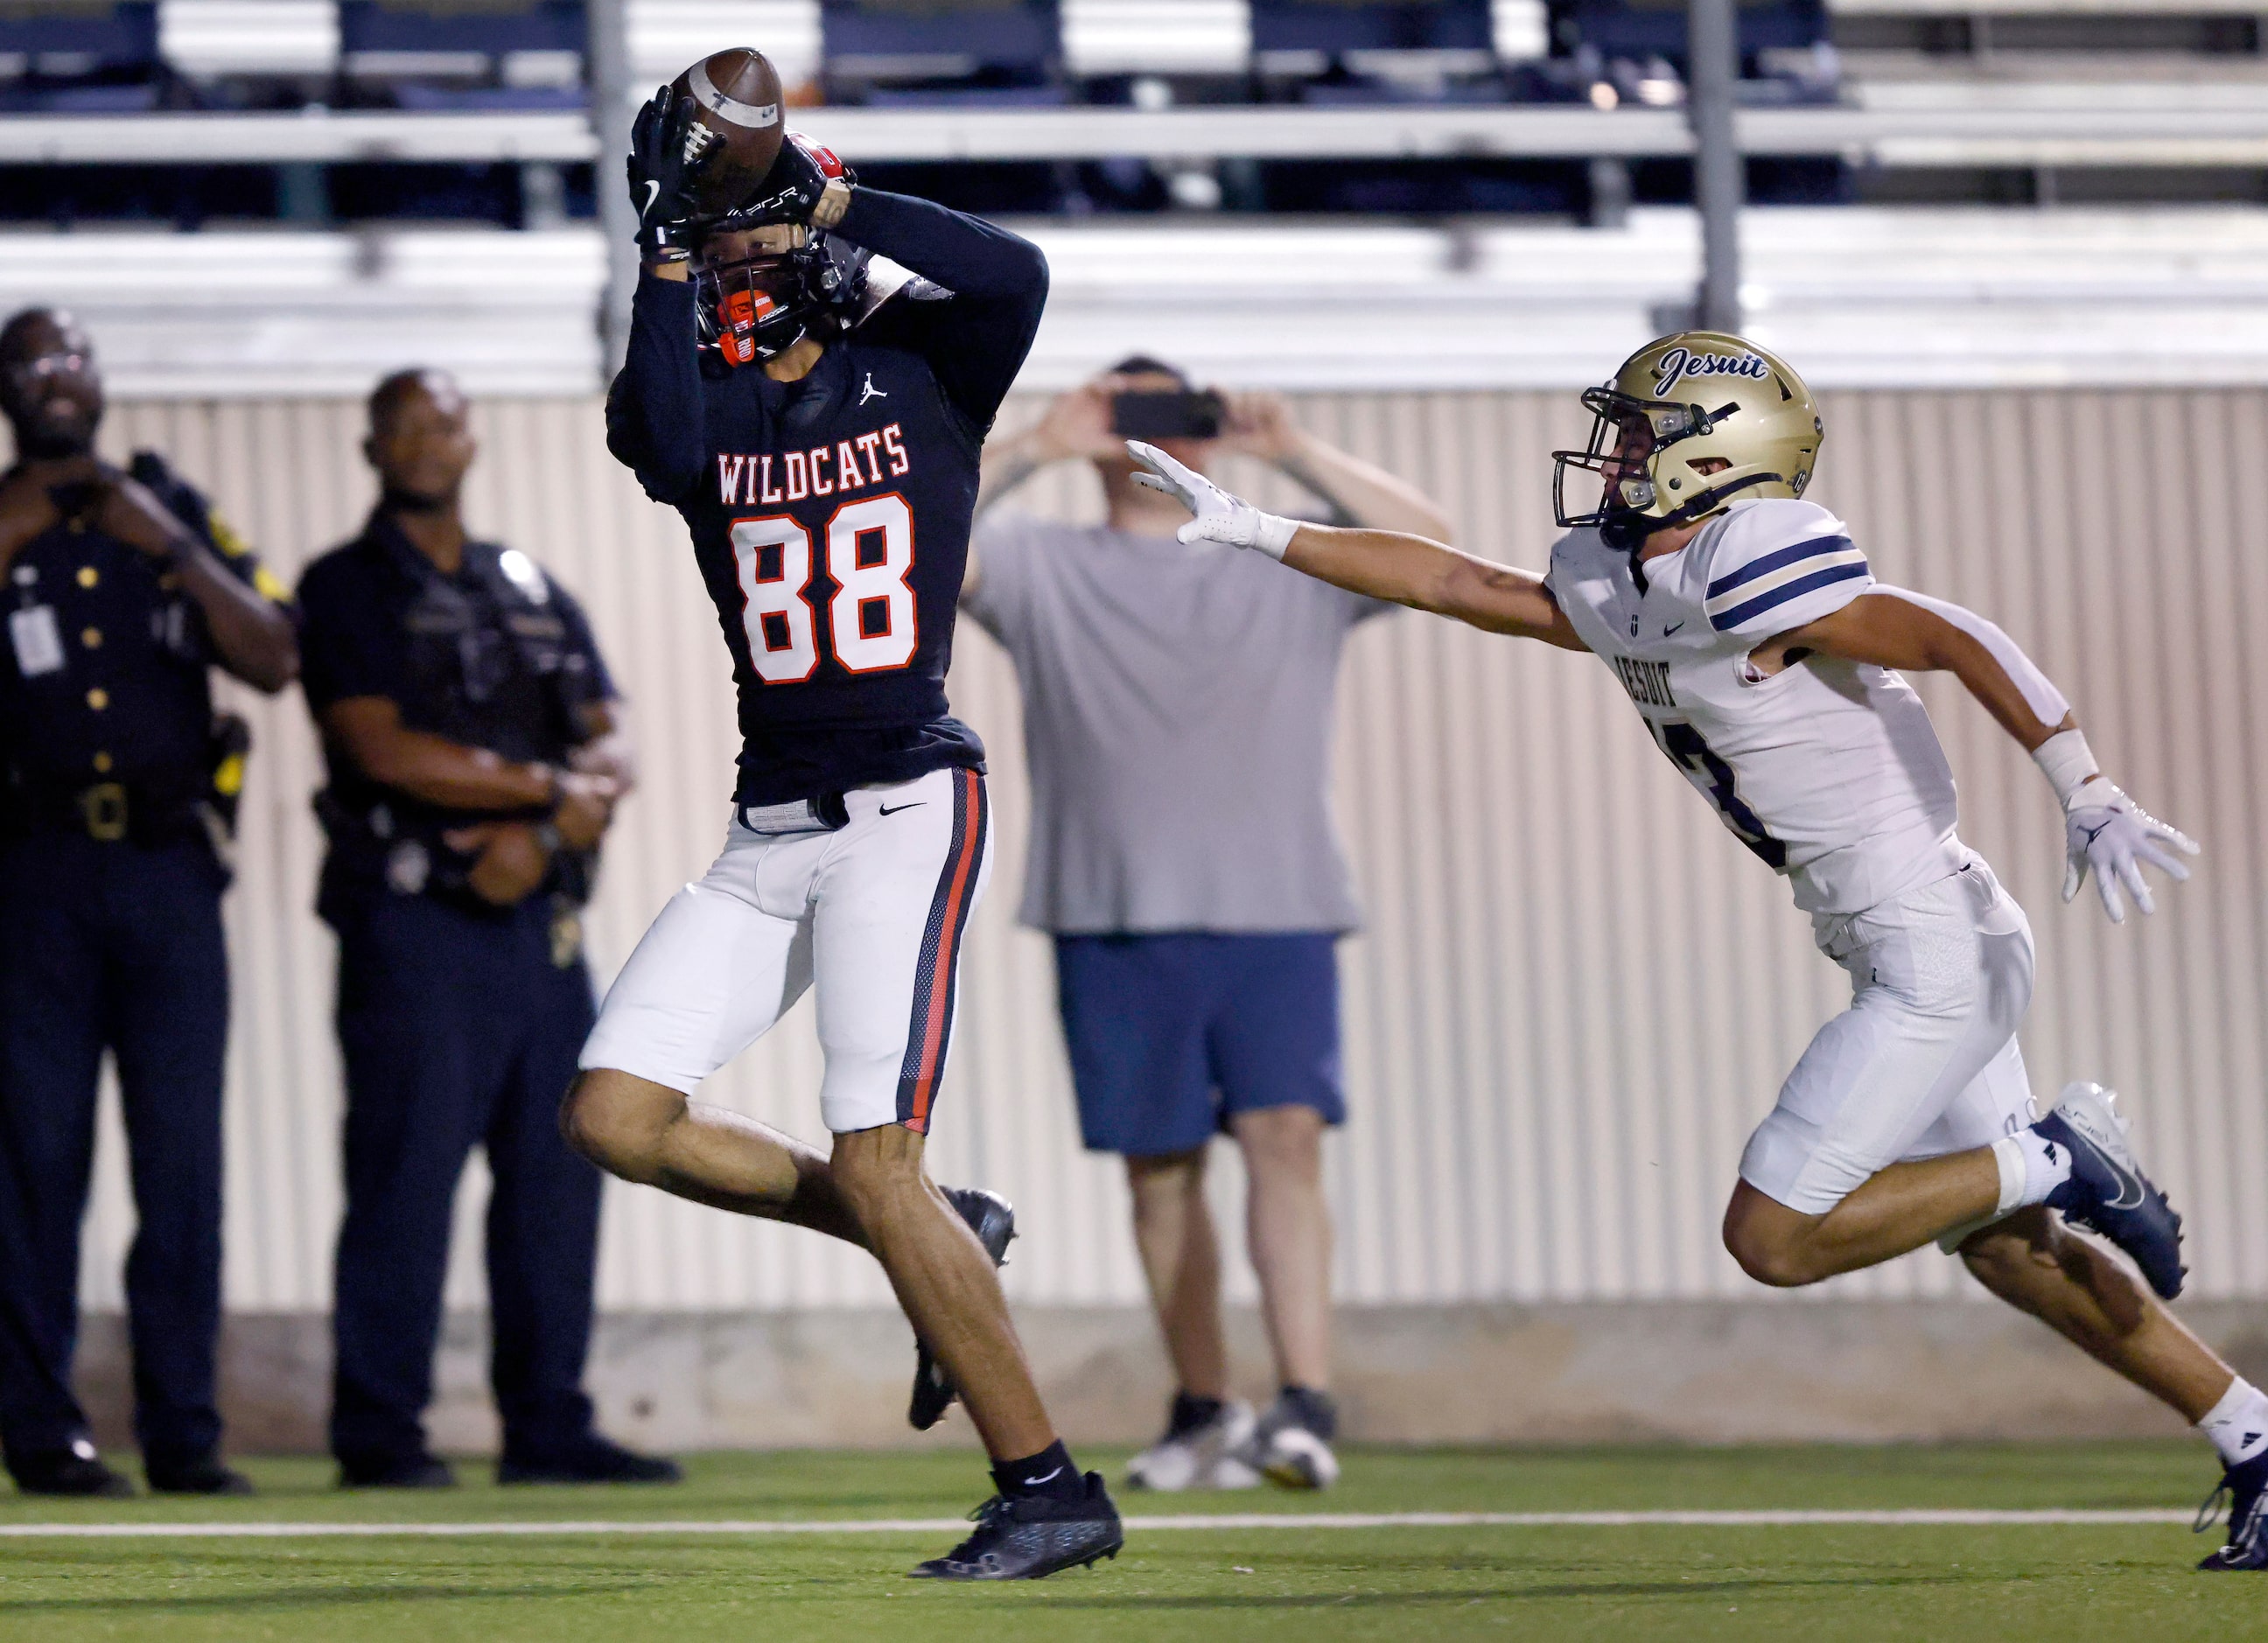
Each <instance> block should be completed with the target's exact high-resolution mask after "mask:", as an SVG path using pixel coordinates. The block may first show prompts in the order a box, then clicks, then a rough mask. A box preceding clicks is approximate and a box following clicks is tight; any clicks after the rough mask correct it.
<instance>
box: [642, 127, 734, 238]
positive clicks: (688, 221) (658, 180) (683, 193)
mask: <svg viewBox="0 0 2268 1643" xmlns="http://www.w3.org/2000/svg"><path fill="white" fill-rule="evenodd" d="M693 112H694V101H693V99H691V98H690V97H687V96H684V95H681V94H680V93H677V92H673V91H672V90H671V89H670V88H669V87H668V86H666V85H665V86H663V87H662V88H661V89H660V90H659V91H658V92H655V93H654V94H653V95H652V97H650V98H648V99H646V104H645V107H643V108H641V109H639V110H638V112H637V120H635V121H634V122H631V125H630V159H629V162H628V166H629V171H630V203H631V204H632V205H633V206H634V207H636V208H637V214H638V230H637V243H638V248H639V249H640V250H642V251H644V253H645V254H646V255H647V256H648V258H650V259H652V261H655V262H683V261H684V260H685V259H686V258H687V257H689V256H691V255H692V254H693V243H692V242H693V239H694V238H695V236H694V234H693V232H691V230H692V225H693V222H694V219H695V217H696V208H695V204H694V195H693V191H694V188H695V187H696V185H697V184H698V183H699V181H700V180H701V173H703V171H705V170H707V169H708V167H709V165H710V163H711V160H713V159H714V158H716V151H717V149H718V145H719V144H721V143H722V142H723V140H724V139H723V138H721V137H719V136H718V135H717V134H716V133H715V132H713V131H711V129H709V128H708V127H707V126H704V125H703V124H702V123H701V122H698V121H696V119H694V117H693Z"/></svg>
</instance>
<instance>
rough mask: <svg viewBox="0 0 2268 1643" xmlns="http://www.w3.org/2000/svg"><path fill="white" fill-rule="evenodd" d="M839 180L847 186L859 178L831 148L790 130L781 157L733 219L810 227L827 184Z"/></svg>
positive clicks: (755, 224)
mask: <svg viewBox="0 0 2268 1643" xmlns="http://www.w3.org/2000/svg"><path fill="white" fill-rule="evenodd" d="M836 181H840V182H842V183H843V184H844V185H845V186H846V187H847V186H848V185H850V184H852V183H855V182H856V181H858V178H857V177H856V176H855V175H854V174H852V173H851V168H850V167H849V166H845V165H844V164H843V162H842V161H841V160H839V159H837V158H835V154H834V151H832V150H831V149H824V148H821V147H820V146H819V145H818V144H814V143H813V142H812V141H811V140H810V139H809V138H808V137H806V136H803V135H802V134H801V133H800V132H796V131H791V132H789V133H788V134H787V140H786V141H785V142H784V143H782V144H780V151H779V158H777V159H776V160H774V161H773V162H772V168H771V169H770V171H768V172H766V173H764V180H763V181H762V182H760V183H758V184H757V185H756V191H755V194H753V195H750V196H749V198H748V202H747V204H745V205H743V206H741V207H740V209H738V210H735V211H734V212H733V221H734V222H735V223H740V224H746V225H748V226H750V227H757V226H761V225H763V224H766V223H804V224H808V223H809V222H810V221H811V214H812V212H813V211H814V210H818V208H819V200H820V196H821V195H823V194H825V193H826V192H827V185H828V183H830V182H836Z"/></svg>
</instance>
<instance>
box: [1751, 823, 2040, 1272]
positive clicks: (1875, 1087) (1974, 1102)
mask: <svg viewBox="0 0 2268 1643" xmlns="http://www.w3.org/2000/svg"><path fill="white" fill-rule="evenodd" d="M1812 922H1813V927H1814V930H1815V933H1816V935H1817V938H1818V941H1819V947H1820V950H1821V951H1822V952H1823V953H1825V954H1827V956H1828V957H1829V958H1830V959H1833V960H1834V961H1836V962H1837V964H1839V965H1841V966H1842V967H1843V968H1844V969H1845V970H1847V971H1849V972H1850V976H1851V981H1852V995H1851V1007H1850V1008H1849V1009H1847V1010H1845V1011H1844V1012H1843V1013H1842V1014H1840V1015H1838V1016H1837V1017H1836V1018H1835V1019H1834V1020H1831V1021H1830V1022H1828V1023H1827V1025H1826V1026H1824V1027H1823V1028H1820V1029H1819V1034H1818V1035H1817V1036H1816V1037H1815V1038H1814V1039H1813V1040H1812V1041H1811V1045H1810V1047H1809V1048H1808V1049H1807V1050H1805V1051H1804V1052H1803V1057H1802V1059H1801V1060H1800V1061H1798V1062H1797V1063H1796V1064H1795V1069H1794V1071H1793V1072H1790V1073H1789V1074H1788V1075H1787V1081H1786V1083H1785V1084H1783V1085H1781V1086H1780V1092H1779V1102H1778V1105H1777V1106H1775V1107H1774V1108H1773V1109H1772V1110H1771V1113H1770V1114H1769V1115H1768V1116H1766V1117H1765V1119H1764V1122H1763V1123H1762V1124H1758V1125H1757V1126H1756V1132H1755V1133H1754V1134H1753V1135H1751V1136H1750V1137H1749V1145H1748V1150H1747V1151H1746V1152H1745V1153H1742V1157H1741V1179H1742V1180H1743V1181H1745V1182H1747V1183H1749V1185H1750V1186H1752V1187H1754V1188H1755V1189H1756V1190H1757V1191H1759V1192H1761V1193H1763V1194H1764V1196H1765V1197H1769V1198H1772V1199H1774V1200H1776V1201H1778V1202H1779V1203H1781V1204H1785V1205H1787V1206H1788V1208H1790V1209H1792V1210H1796V1211H1799V1212H1801V1213H1803V1214H1806V1215H1823V1214H1825V1213H1826V1212H1828V1211H1830V1210H1831V1209H1833V1208H1834V1207H1835V1206H1836V1205H1837V1204H1839V1203H1841V1202H1842V1201H1843V1199H1844V1198H1845V1197H1847V1196H1848V1195H1849V1194H1850V1193H1851V1192H1852V1191H1853V1190H1856V1189H1857V1188H1858V1186H1859V1183H1862V1182H1864V1181H1865V1180H1867V1178H1868V1177H1869V1176H1871V1175H1874V1174H1876V1173H1877V1172H1878V1171H1880V1170H1881V1169H1884V1168H1888V1167H1889V1165H1891V1164H1895V1163H1899V1162H1902V1161H1904V1160H1909V1159H1918V1158H1936V1157H1940V1156H1941V1155H1943V1154H1945V1153H1960V1152H1966V1151H1968V1150H1969V1149H1970V1148H1971V1147H1978V1146H1990V1145H1991V1144H1992V1142H1994V1141H1997V1140H1999V1138H2001V1137H2002V1136H2004V1135H2013V1134H2014V1133H2015V1132H2016V1131H2018V1130H2020V1129H2022V1128H2023V1127H2024V1126H2025V1125H2027V1124H2030V1123H2031V1122H2032V1120H2033V1112H2032V1105H2031V1087H2030V1085H2029V1082H2028V1080H2027V1079H2026V1078H2025V1075H2024V1057H2023V1052H2022V1051H2021V1050H2019V1049H2018V1048H2017V1045H2016V1028H2017V1025H2018V1024H2019V1023H2020V1022H2021V1020H2023V1017H2024V1009H2025V1006H2028V1005H2029V1003H2030V1002H2031V998H2032V966H2033V955H2032V927H2031V925H2030V924H2029V921H2028V920H2026V918H2025V917H2024V910H2023V909H2022V908H2021V907H2019V906H2017V905H2016V903H2014V901H2013V900H2012V899H2010V897H2009V895H2008V894H2007V891H2005V890H2003V889H2002V888H2000V883H1999V880H1997V879H1995V878H1994V877H1993V876H1992V868H1990V867H1989V866H1985V859H1984V858H1983V857H1981V856H1977V855H1976V854H1974V853H1971V854H1970V857H1969V859H1968V862H1967V865H1965V866H1963V867H1962V869H1961V871H1959V872H1958V873H1955V874H1953V875H1952V876H1951V877H1950V878H1947V879H1940V880H1938V881H1937V882H1936V883H1934V884H1929V885H1925V886H1923V887H1922V888H1920V889H1918V890H1911V891H1909V892H1907V893H1906V894H1905V895H1900V896H1895V897H1893V898H1891V899H1890V900H1889V901H1887V902H1882V903H1878V904H1877V905H1875V906H1873V907H1870V908H1868V909H1867V910H1866V911H1864V912H1860V913H1849V914H1841V915H1826V914H1823V915H1820V916H1818V917H1815V919H1814V920H1813V921H1812ZM1979 1224H1980V1225H1982V1224H1985V1223H1979ZM1975 1230H1976V1227H1962V1228H1960V1229H1958V1231H1957V1232H1956V1233H1955V1234H1948V1237H1947V1239H1945V1240H1940V1243H1941V1244H1943V1245H1944V1247H1946V1248H1947V1249H1951V1248H1953V1247H1954V1246H1955V1245H1957V1244H1958V1243H1959V1241H1960V1240H1961V1239H1962V1238H1963V1237H1966V1236H1967V1235H1968V1234H1970V1233H1971V1232H1974V1231H1975Z"/></svg>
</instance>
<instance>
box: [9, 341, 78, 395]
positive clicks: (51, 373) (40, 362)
mask: <svg viewBox="0 0 2268 1643" xmlns="http://www.w3.org/2000/svg"><path fill="white" fill-rule="evenodd" d="M86 367H87V357H86V356H85V354H82V353H77V352H72V351H67V350H59V351H57V352H55V353H51V354H41V355H40V356H39V357H37V358H36V359H22V360H18V361H17V362H16V363H15V364H14V365H9V366H6V367H5V368H4V369H0V377H4V378H5V379H7V382H8V385H9V386H10V387H12V388H15V389H17V390H18V392H21V391H22V390H24V389H26V388H30V387H37V386H38V385H39V384H40V383H42V382H46V381H49V380H51V379H54V378H56V377H76V376H80V375H83V374H84V373H85V371H86Z"/></svg>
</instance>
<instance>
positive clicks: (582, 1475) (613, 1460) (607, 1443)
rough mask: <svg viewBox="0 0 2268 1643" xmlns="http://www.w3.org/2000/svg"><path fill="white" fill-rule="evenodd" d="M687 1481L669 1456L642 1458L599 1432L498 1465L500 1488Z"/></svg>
mask: <svg viewBox="0 0 2268 1643" xmlns="http://www.w3.org/2000/svg"><path fill="white" fill-rule="evenodd" d="M684 1477H685V1474H684V1472H683V1471H682V1470H680V1469H679V1467H678V1464H677V1462H675V1461H673V1460H671V1459H669V1458H668V1457H667V1456H666V1455H640V1454H638V1453H637V1451H636V1450H635V1449H626V1448H622V1445H621V1444H619V1443H616V1442H615V1440H613V1439H611V1438H603V1437H600V1435H599V1434H598V1433H595V1432H586V1433H584V1434H583V1435H582V1437H580V1438H578V1439H577V1440H575V1441H574V1442H573V1443H571V1444H569V1445H567V1446H566V1447H565V1448H560V1449H549V1450H545V1451H543V1452H541V1453H540V1454H536V1455H514V1454H512V1453H511V1452H510V1451H507V1452H506V1453H505V1455H504V1458H503V1459H502V1460H500V1461H498V1462H497V1482H498V1483H500V1484H674V1483H680V1482H682V1481H683V1480H684Z"/></svg>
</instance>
